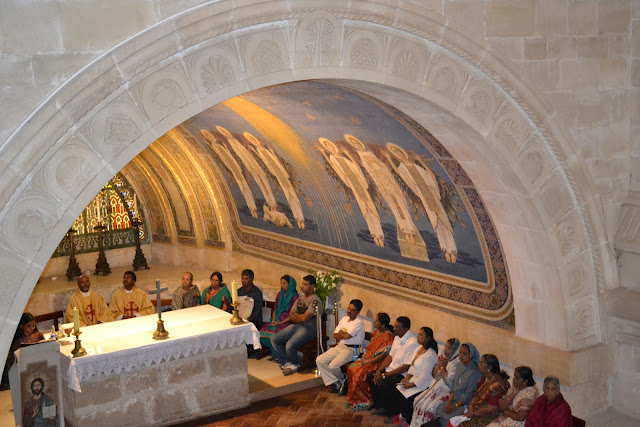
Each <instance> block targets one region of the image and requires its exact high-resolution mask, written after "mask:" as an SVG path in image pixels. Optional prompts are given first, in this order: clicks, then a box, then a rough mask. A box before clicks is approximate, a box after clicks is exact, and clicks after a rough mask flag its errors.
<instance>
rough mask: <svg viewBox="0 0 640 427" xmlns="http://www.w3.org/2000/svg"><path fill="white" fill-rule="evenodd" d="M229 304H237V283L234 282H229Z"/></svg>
mask: <svg viewBox="0 0 640 427" xmlns="http://www.w3.org/2000/svg"><path fill="white" fill-rule="evenodd" d="M231 302H232V304H238V283H237V282H236V281H235V280H232V281H231Z"/></svg>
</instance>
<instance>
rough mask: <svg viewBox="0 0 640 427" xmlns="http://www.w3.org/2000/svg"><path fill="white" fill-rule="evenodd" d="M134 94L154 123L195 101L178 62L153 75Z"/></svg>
mask: <svg viewBox="0 0 640 427" xmlns="http://www.w3.org/2000/svg"><path fill="white" fill-rule="evenodd" d="M132 92H133V94H134V96H135V98H136V101H137V102H138V103H139V104H140V105H141V106H142V109H143V111H144V112H145V114H146V115H147V117H149V119H150V120H151V122H152V123H156V122H159V121H160V120H162V119H164V118H166V117H167V116H169V115H170V114H173V113H175V112H176V111H178V110H179V109H181V108H182V107H184V106H186V105H187V104H188V103H189V102H191V101H192V100H193V94H192V92H191V87H190V85H189V82H188V80H187V78H186V76H185V75H184V72H183V71H182V67H181V66H180V63H177V62H176V63H173V64H171V65H169V66H167V67H165V68H163V69H162V70H159V71H157V72H155V73H153V74H151V75H150V76H149V77H147V78H146V79H145V80H144V81H142V82H141V83H139V84H137V85H136V86H135V87H134V89H133V91H132Z"/></svg>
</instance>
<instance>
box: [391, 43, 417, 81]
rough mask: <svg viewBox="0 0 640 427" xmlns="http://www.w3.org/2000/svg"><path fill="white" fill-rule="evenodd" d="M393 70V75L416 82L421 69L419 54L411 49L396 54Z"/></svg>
mask: <svg viewBox="0 0 640 427" xmlns="http://www.w3.org/2000/svg"><path fill="white" fill-rule="evenodd" d="M392 70H393V71H392V74H393V75H395V76H398V77H401V78H403V79H405V80H409V81H412V82H415V81H416V80H417V78H418V73H419V71H420V66H419V64H418V57H417V55H416V54H415V53H414V52H413V51H411V50H408V49H404V50H402V51H401V52H400V53H399V54H398V55H397V56H396V58H395V60H394V62H393V68H392Z"/></svg>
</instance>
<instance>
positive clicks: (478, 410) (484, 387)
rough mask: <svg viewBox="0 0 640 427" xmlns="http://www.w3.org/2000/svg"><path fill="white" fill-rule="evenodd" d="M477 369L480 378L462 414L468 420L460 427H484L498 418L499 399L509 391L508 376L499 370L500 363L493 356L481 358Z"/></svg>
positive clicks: (487, 355) (488, 355)
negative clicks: (480, 374)
mask: <svg viewBox="0 0 640 427" xmlns="http://www.w3.org/2000/svg"><path fill="white" fill-rule="evenodd" d="M478 369H480V373H482V378H480V381H478V385H477V386H476V391H475V392H474V393H473V398H472V399H471V402H470V403H469V407H468V409H467V412H466V413H465V414H464V415H465V416H466V417H467V418H470V420H469V421H465V422H463V423H461V424H459V426H461V427H462V426H464V427H480V426H486V425H487V424H489V423H490V422H491V421H493V420H494V419H495V418H496V417H497V416H498V405H499V403H500V399H501V398H502V396H504V394H505V393H506V392H507V390H508V389H509V383H508V382H507V380H508V379H509V375H507V374H506V373H505V372H504V371H501V370H500V361H499V360H498V358H497V357H496V356H495V355H494V354H485V355H484V356H482V358H481V359H480V363H479V364H478Z"/></svg>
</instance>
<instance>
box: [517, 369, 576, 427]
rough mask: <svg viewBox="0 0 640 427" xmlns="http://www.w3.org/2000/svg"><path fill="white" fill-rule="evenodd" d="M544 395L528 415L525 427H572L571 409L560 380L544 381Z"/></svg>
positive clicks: (555, 378) (549, 379) (548, 379)
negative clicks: (561, 389) (563, 393)
mask: <svg viewBox="0 0 640 427" xmlns="http://www.w3.org/2000/svg"><path fill="white" fill-rule="evenodd" d="M543 392H544V394H542V396H540V397H538V398H537V399H536V401H535V403H534V404H533V408H531V411H529V415H527V423H526V424H525V427H571V426H573V417H572V416H571V407H569V404H568V403H567V401H566V400H564V397H563V396H562V393H560V380H559V379H558V377H554V376H549V377H546V378H545V379H544V388H543Z"/></svg>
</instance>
